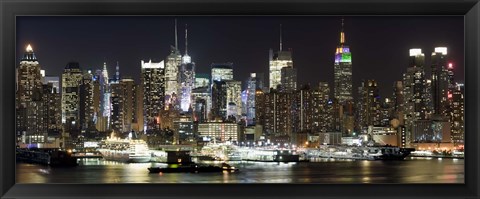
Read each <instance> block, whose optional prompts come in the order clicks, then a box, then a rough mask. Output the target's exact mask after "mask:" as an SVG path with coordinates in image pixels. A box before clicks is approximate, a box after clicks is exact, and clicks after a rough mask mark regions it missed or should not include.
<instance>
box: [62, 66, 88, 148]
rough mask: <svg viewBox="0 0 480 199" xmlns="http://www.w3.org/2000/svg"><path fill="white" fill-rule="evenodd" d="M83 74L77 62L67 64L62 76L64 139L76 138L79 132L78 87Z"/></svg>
mask: <svg viewBox="0 0 480 199" xmlns="http://www.w3.org/2000/svg"><path fill="white" fill-rule="evenodd" d="M82 78H83V74H82V71H81V69H80V64H79V63H78V62H69V63H68V64H67V65H66V66H65V69H64V70H63V74H62V123H63V125H64V132H65V133H66V134H65V135H64V137H70V138H73V139H74V138H76V136H77V135H78V133H79V130H80V118H79V116H80V95H79V94H80V93H79V92H80V85H81V84H82Z"/></svg>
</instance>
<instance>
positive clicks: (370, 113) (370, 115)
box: [357, 80, 380, 130]
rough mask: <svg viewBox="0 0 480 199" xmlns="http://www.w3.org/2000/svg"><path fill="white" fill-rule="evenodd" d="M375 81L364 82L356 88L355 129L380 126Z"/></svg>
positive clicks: (378, 100)
mask: <svg viewBox="0 0 480 199" xmlns="http://www.w3.org/2000/svg"><path fill="white" fill-rule="evenodd" d="M378 92H379V90H378V87H377V82H376V81H375V80H365V81H363V82H362V85H361V86H360V87H359V88H358V102H357V125H358V126H357V129H358V130H362V129H365V128H367V127H368V126H379V125H380V96H379V93H378Z"/></svg>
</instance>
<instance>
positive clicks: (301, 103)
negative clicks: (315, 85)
mask: <svg viewBox="0 0 480 199" xmlns="http://www.w3.org/2000/svg"><path fill="white" fill-rule="evenodd" d="M293 101H294V103H293V104H292V106H293V107H292V108H291V109H292V111H290V114H291V115H292V116H291V117H292V118H293V119H292V124H291V125H292V127H293V129H292V133H298V132H306V131H307V130H311V129H312V127H313V125H312V123H313V111H314V109H313V90H312V89H311V88H310V86H308V85H305V86H303V87H302V88H300V89H299V90H296V91H294V94H293ZM292 138H296V136H292ZM292 142H293V143H295V142H296V141H295V139H293V140H292Z"/></svg>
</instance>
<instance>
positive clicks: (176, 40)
mask: <svg viewBox="0 0 480 199" xmlns="http://www.w3.org/2000/svg"><path fill="white" fill-rule="evenodd" d="M175 49H176V50H177V51H178V39H177V19H176V18H175Z"/></svg>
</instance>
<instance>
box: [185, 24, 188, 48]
mask: <svg viewBox="0 0 480 199" xmlns="http://www.w3.org/2000/svg"><path fill="white" fill-rule="evenodd" d="M185 55H188V27H187V24H185Z"/></svg>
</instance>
